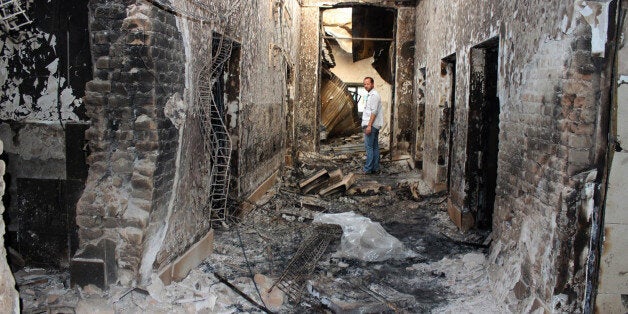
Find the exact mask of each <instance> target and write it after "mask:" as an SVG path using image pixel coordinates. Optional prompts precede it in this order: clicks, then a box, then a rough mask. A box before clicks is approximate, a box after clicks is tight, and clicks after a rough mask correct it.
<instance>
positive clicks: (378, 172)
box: [371, 170, 382, 174]
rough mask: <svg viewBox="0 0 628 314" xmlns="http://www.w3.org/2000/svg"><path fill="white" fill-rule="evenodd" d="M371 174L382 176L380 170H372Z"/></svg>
mask: <svg viewBox="0 0 628 314" xmlns="http://www.w3.org/2000/svg"><path fill="white" fill-rule="evenodd" d="M371 173H372V174H382V171H381V170H373V172H371Z"/></svg>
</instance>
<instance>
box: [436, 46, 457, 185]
mask: <svg viewBox="0 0 628 314" xmlns="http://www.w3.org/2000/svg"><path fill="white" fill-rule="evenodd" d="M440 76H441V91H440V92H441V94H442V95H443V97H441V99H440V103H439V104H438V107H439V114H440V119H439V128H438V130H439V138H438V160H437V164H438V174H439V179H440V182H439V183H440V184H439V186H440V187H439V188H436V189H435V190H439V189H446V190H449V188H450V185H451V165H452V162H453V160H452V158H453V154H454V151H453V150H454V145H453V133H454V128H455V123H456V119H455V117H454V113H455V112H456V110H455V108H456V106H455V101H456V54H452V55H449V56H447V57H445V58H443V59H442V60H441V64H440Z"/></svg>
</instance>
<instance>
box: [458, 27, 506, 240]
mask: <svg viewBox="0 0 628 314" xmlns="http://www.w3.org/2000/svg"><path fill="white" fill-rule="evenodd" d="M498 55H499V39H498V38H494V39H491V40H489V41H487V42H485V43H483V44H480V45H478V46H476V47H474V48H472V49H471V77H470V92H469V130H468V136H467V138H468V141H467V165H466V181H467V188H468V190H467V200H466V202H465V203H466V204H465V207H467V208H469V209H470V210H471V212H473V214H474V215H475V221H476V226H477V227H479V228H484V229H490V228H491V226H492V218H493V205H494V203H495V187H496V184H497V154H498V146H499V97H498V95H497V79H498Z"/></svg>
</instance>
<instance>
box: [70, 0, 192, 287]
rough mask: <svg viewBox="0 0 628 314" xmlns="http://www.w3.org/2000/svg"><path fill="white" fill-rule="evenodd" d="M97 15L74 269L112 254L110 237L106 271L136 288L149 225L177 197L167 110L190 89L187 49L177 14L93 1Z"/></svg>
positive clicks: (92, 23)
mask: <svg viewBox="0 0 628 314" xmlns="http://www.w3.org/2000/svg"><path fill="white" fill-rule="evenodd" d="M89 14H90V35H91V38H92V40H91V44H92V61H93V64H94V78H93V80H92V81H90V82H88V83H87V85H86V96H85V98H84V100H85V104H86V107H87V114H88V116H89V117H90V119H91V126H90V128H89V129H88V130H87V132H86V139H87V140H89V147H90V149H91V151H92V154H91V155H90V156H89V158H88V163H89V165H90V171H89V176H88V179H87V184H86V188H85V192H84V193H83V195H82V196H81V199H80V201H79V204H78V207H77V217H76V222H77V225H78V226H79V237H80V242H81V249H80V250H79V252H77V255H76V256H75V258H74V260H73V263H72V266H71V267H72V268H73V269H76V270H78V269H88V268H87V267H88V266H89V265H90V264H89V263H90V262H89V261H84V260H83V259H81V258H82V256H83V255H82V254H84V253H85V250H86V248H89V247H91V246H95V247H98V248H101V249H102V250H103V251H105V250H109V246H108V245H98V244H99V243H105V242H103V241H102V240H109V242H106V243H115V257H116V259H115V261H116V262H117V265H110V264H111V259H108V258H104V257H103V258H102V263H103V264H105V265H104V269H106V270H111V269H115V270H116V273H117V275H118V277H119V278H120V280H121V282H122V283H123V284H129V283H130V282H131V281H132V280H134V279H135V277H136V274H137V271H138V268H139V265H140V260H141V259H142V255H143V251H144V250H145V247H147V246H148V244H147V238H148V237H147V234H148V233H149V232H152V231H153V230H152V229H151V228H150V227H149V222H153V223H158V222H163V220H164V219H165V216H166V213H167V206H168V201H169V199H170V196H171V195H172V181H173V178H174V172H175V169H176V167H175V155H176V151H177V147H178V146H177V145H178V131H177V129H176V128H175V126H174V124H173V123H172V121H171V120H170V119H169V117H167V116H166V115H165V112H164V108H165V106H166V103H167V101H168V100H169V98H170V97H171V96H172V95H173V94H176V93H179V94H181V93H182V92H183V85H184V78H183V73H184V70H183V67H184V54H183V44H182V40H181V35H180V32H179V31H178V29H177V26H176V19H175V17H174V16H173V15H172V14H169V13H167V12H165V11H164V10H162V9H161V8H158V7H155V6H153V5H150V4H147V3H137V4H131V5H128V4H127V2H125V1H91V2H90V4H89ZM101 253H102V254H101V255H102V256H108V255H109V253H108V252H101ZM97 269H103V267H100V266H99V267H98V268H97ZM73 276H93V274H89V271H85V272H83V273H81V272H73ZM81 279H82V278H74V281H75V282H85V281H83V280H81ZM87 281H89V278H87Z"/></svg>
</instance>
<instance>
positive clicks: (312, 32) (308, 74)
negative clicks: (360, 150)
mask: <svg viewBox="0 0 628 314" xmlns="http://www.w3.org/2000/svg"><path fill="white" fill-rule="evenodd" d="M300 20H301V28H300V34H299V63H298V67H299V69H298V71H299V73H301V79H300V80H299V81H298V82H297V99H296V102H295V105H294V112H293V116H294V141H295V143H294V145H293V146H294V147H295V148H296V149H298V150H300V151H314V150H316V149H317V148H318V145H319V139H320V135H319V123H318V121H319V120H320V108H319V106H318V103H319V92H320V86H319V82H318V77H319V75H320V73H319V71H320V66H319V64H320V52H319V50H320V43H319V41H320V39H319V37H320V25H319V24H320V8H319V7H318V6H312V7H303V8H301V12H300Z"/></svg>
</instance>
